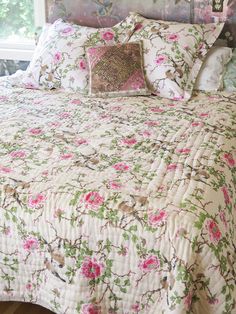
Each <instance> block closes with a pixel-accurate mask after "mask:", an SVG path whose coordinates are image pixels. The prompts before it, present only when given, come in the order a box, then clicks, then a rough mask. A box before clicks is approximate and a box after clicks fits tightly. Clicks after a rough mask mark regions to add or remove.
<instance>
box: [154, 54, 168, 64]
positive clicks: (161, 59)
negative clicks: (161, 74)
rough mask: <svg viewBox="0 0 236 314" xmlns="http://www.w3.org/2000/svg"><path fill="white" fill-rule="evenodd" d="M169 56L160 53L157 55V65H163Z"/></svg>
mask: <svg viewBox="0 0 236 314" xmlns="http://www.w3.org/2000/svg"><path fill="white" fill-rule="evenodd" d="M167 59H168V58H167V56H166V55H159V56H157V58H156V60H155V62H156V64H157V65H161V64H162V63H164V62H165V61H166V60H167Z"/></svg>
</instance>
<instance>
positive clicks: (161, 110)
mask: <svg viewBox="0 0 236 314" xmlns="http://www.w3.org/2000/svg"><path fill="white" fill-rule="evenodd" d="M150 110H151V111H152V112H163V111H164V109H162V108H159V107H151V108H150Z"/></svg>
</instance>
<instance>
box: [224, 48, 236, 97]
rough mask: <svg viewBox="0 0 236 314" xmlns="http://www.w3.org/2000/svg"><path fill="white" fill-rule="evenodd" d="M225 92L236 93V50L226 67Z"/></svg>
mask: <svg viewBox="0 0 236 314" xmlns="http://www.w3.org/2000/svg"><path fill="white" fill-rule="evenodd" d="M224 90H226V91H230V92H236V49H234V50H233V56H232V59H231V61H230V62H229V63H228V65H227V67H226V72H225V75H224Z"/></svg>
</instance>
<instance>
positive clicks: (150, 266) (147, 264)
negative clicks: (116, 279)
mask: <svg viewBox="0 0 236 314" xmlns="http://www.w3.org/2000/svg"><path fill="white" fill-rule="evenodd" d="M159 267H160V260H159V259H158V258H157V257H156V256H154V255H150V256H149V257H148V258H146V259H145V260H144V261H141V262H140V263H139V268H140V269H142V270H143V271H146V272H150V271H152V270H156V269H158V268H159Z"/></svg>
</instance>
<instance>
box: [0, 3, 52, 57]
mask: <svg viewBox="0 0 236 314" xmlns="http://www.w3.org/2000/svg"><path fill="white" fill-rule="evenodd" d="M33 1H34V21H35V27H42V26H43V25H44V24H45V23H46V5H45V0H33ZM34 49H35V41H34V40H32V41H29V42H27V43H24V42H20V41H19V42H15V43H8V42H6V41H4V40H0V59H5V60H20V61H21V60H22V61H30V60H31V58H32V56H33V53H34Z"/></svg>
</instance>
